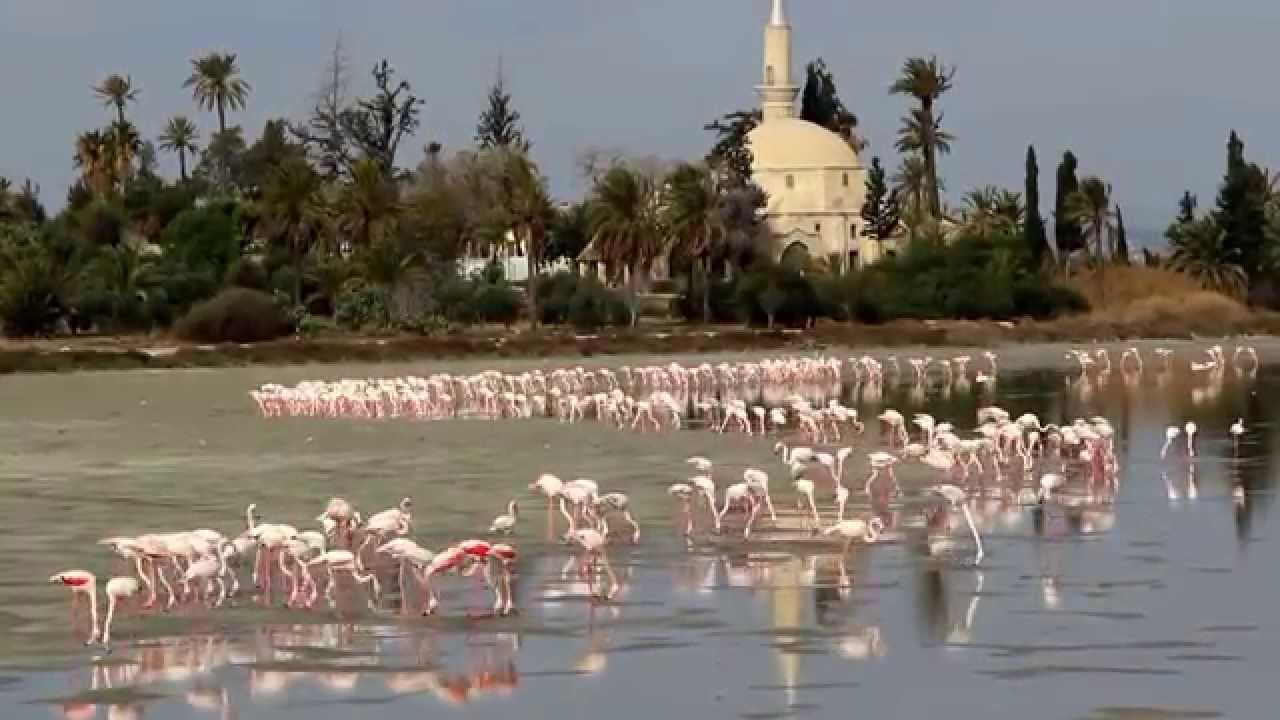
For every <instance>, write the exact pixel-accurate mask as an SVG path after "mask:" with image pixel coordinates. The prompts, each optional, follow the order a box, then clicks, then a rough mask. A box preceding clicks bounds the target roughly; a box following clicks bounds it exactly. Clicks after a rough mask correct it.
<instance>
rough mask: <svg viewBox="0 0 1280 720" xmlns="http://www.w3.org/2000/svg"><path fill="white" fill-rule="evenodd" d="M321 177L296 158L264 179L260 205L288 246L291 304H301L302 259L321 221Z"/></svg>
mask: <svg viewBox="0 0 1280 720" xmlns="http://www.w3.org/2000/svg"><path fill="white" fill-rule="evenodd" d="M321 185H322V183H321V180H320V176H319V175H317V174H316V172H315V170H312V169H311V166H310V165H308V164H307V163H306V161H305V160H302V159H299V158H291V159H289V160H287V161H285V162H284V163H283V164H281V165H280V166H279V167H277V168H276V169H275V170H274V171H273V172H272V174H271V179H270V180H269V181H268V182H267V187H266V191H265V192H264V194H263V205H264V209H265V211H266V215H267V219H268V221H269V223H270V227H271V229H272V232H273V234H274V236H275V237H277V238H279V239H280V240H281V241H283V242H284V243H285V245H286V247H287V248H288V251H289V257H290V259H291V260H292V263H293V270H294V275H293V304H294V305H300V304H301V303H302V275H303V260H304V258H305V257H306V254H307V250H308V248H310V246H311V243H312V241H313V240H314V239H315V236H316V234H317V229H318V228H319V226H320V224H321V223H322V222H323V212H322V211H321V209H320V188H321Z"/></svg>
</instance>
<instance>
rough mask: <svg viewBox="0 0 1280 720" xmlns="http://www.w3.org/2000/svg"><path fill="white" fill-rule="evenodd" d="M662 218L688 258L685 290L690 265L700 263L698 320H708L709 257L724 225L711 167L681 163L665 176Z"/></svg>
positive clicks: (725, 230) (722, 236)
mask: <svg viewBox="0 0 1280 720" xmlns="http://www.w3.org/2000/svg"><path fill="white" fill-rule="evenodd" d="M665 214H666V217H665V221H666V224H667V227H668V228H670V230H671V236H672V238H673V239H674V240H675V243H676V247H675V250H676V252H677V253H678V254H680V255H682V256H684V257H686V258H688V259H689V262H690V264H689V267H690V270H689V278H690V282H689V292H690V294H692V292H693V268H694V267H695V266H696V265H697V263H698V262H701V264H702V322H703V323H709V322H711V256H712V253H713V251H714V250H715V248H716V247H717V245H719V244H721V243H722V242H723V241H724V238H725V235H726V233H727V228H726V225H725V221H724V213H723V212H722V208H721V205H720V191H719V188H717V187H716V181H715V177H714V176H713V175H712V173H711V170H710V169H709V168H706V167H704V166H701V165H690V164H684V165H681V166H679V167H677V168H676V169H675V171H673V172H672V173H671V175H670V176H668V178H667V202H666V206H665Z"/></svg>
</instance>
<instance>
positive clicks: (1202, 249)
mask: <svg viewBox="0 0 1280 720" xmlns="http://www.w3.org/2000/svg"><path fill="white" fill-rule="evenodd" d="M1170 243H1171V244H1172V245H1173V254H1172V255H1171V256H1170V257H1169V266H1170V267H1172V268H1173V269H1174V270H1178V271H1179V272H1183V273H1186V274H1187V275H1189V276H1191V277H1192V278H1195V279H1196V281H1198V282H1199V283H1200V284H1201V285H1203V286H1204V287H1205V288H1206V289H1208V290H1215V291H1217V292H1221V293H1225V294H1227V295H1231V296H1233V297H1243V296H1244V294H1245V290H1246V289H1247V287H1248V276H1247V275H1246V274H1245V271H1244V268H1242V267H1240V266H1239V265H1236V264H1234V263H1232V262H1229V261H1228V260H1227V258H1228V257H1229V256H1230V250H1229V249H1228V248H1227V247H1226V233H1225V232H1223V230H1222V228H1221V227H1219V226H1218V224H1217V223H1216V222H1214V221H1213V219H1212V218H1199V219H1196V220H1192V221H1190V222H1187V223H1183V224H1181V225H1179V226H1177V228H1176V229H1173V230H1171V231H1170Z"/></svg>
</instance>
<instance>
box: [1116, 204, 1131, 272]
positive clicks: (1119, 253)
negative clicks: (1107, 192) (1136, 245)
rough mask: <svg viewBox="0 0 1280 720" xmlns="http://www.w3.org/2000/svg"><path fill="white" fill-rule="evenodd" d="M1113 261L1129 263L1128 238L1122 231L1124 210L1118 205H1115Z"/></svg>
mask: <svg viewBox="0 0 1280 720" xmlns="http://www.w3.org/2000/svg"><path fill="white" fill-rule="evenodd" d="M1115 261H1116V262H1117V263H1119V264H1121V265H1128V264H1129V238H1128V237H1127V236H1126V235H1125V231H1124V211H1122V210H1121V209H1120V206H1119V205H1117V206H1116V257H1115Z"/></svg>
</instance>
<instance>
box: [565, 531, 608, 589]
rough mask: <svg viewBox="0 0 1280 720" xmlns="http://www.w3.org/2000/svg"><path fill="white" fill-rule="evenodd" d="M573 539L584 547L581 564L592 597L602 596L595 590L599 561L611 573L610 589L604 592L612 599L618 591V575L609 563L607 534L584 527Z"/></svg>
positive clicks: (576, 532)
mask: <svg viewBox="0 0 1280 720" xmlns="http://www.w3.org/2000/svg"><path fill="white" fill-rule="evenodd" d="M571 539H572V541H573V542H575V543H577V544H578V545H579V546H580V547H581V548H582V559H581V561H580V563H579V564H580V566H581V572H582V574H583V575H585V576H586V578H587V582H588V583H589V587H590V588H591V597H592V598H593V599H596V598H599V597H600V596H598V595H596V592H595V568H596V563H599V564H600V565H602V566H603V567H604V569H605V572H606V573H608V575H609V591H608V592H607V593H605V594H604V599H605V600H612V599H613V597H614V595H615V594H616V593H617V591H618V576H617V575H616V574H614V572H613V566H612V565H610V564H609V556H608V555H607V554H606V553H605V551H604V550H605V545H606V544H607V540H606V538H605V536H604V535H603V534H601V533H600V531H598V530H595V529H592V528H583V529H581V530H577V531H575V532H574V533H573V535H572V536H571Z"/></svg>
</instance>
